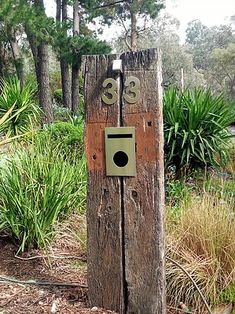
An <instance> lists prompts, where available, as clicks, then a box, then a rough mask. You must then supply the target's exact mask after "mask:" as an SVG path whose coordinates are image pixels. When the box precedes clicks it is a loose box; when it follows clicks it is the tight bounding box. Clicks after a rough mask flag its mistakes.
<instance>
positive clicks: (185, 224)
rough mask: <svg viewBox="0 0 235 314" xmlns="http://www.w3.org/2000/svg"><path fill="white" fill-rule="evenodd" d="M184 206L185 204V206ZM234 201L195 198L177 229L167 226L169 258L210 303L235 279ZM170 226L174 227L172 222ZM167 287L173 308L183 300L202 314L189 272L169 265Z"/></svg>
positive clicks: (206, 196)
mask: <svg viewBox="0 0 235 314" xmlns="http://www.w3.org/2000/svg"><path fill="white" fill-rule="evenodd" d="M183 206H184V205H183ZM234 214H235V212H234V200H233V199H232V198H227V199H226V200H221V198H220V197H219V195H216V194H214V195H212V194H209V193H206V192H205V193H204V194H203V195H201V196H196V195H192V197H191V200H190V201H189V202H187V206H185V207H184V208H183V209H182V215H181V217H180V220H179V221H178V222H177V224H175V225H174V228H173V227H172V225H171V226H168V227H169V228H168V229H169V233H168V238H167V244H168V255H169V256H170V257H171V258H172V259H174V260H176V261H177V262H178V263H180V265H181V266H182V267H183V268H184V269H185V270H186V271H187V272H188V273H189V274H190V275H191V276H192V278H193V279H194V281H195V282H196V283H197V285H198V287H199V288H200V290H201V292H202V293H203V294H204V296H205V297H206V299H207V301H209V302H210V303H211V304H212V303H215V302H216V299H218V296H219V294H220V292H221V291H222V290H223V289H224V288H226V287H227V286H228V285H229V284H230V283H232V282H233V281H234V280H235V240H234V239H235V215H234ZM169 224H172V220H171V221H170V223H169ZM167 288H168V297H169V300H170V302H171V303H172V304H174V306H177V304H179V302H180V301H182V302H184V303H186V304H188V305H189V306H191V307H192V309H194V310H195V309H197V313H200V311H201V313H203V311H204V306H203V303H202V300H201V298H200V296H199V294H198V292H197V290H196V288H195V286H194V284H193V283H192V281H191V280H190V278H189V277H188V276H187V275H186V273H184V272H182V270H180V269H179V267H177V266H176V265H173V264H172V263H171V262H170V261H168V262H167Z"/></svg>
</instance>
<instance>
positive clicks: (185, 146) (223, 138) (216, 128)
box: [164, 89, 234, 175]
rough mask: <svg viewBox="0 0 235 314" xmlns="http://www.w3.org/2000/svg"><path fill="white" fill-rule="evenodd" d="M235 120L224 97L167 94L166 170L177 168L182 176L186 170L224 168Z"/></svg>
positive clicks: (202, 93)
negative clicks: (170, 167) (209, 167)
mask: <svg viewBox="0 0 235 314" xmlns="http://www.w3.org/2000/svg"><path fill="white" fill-rule="evenodd" d="M233 120H234V111H233V110H232V109H231V106H228V105H227V104H225V103H224V101H223V98H222V96H213V95H212V94H211V92H210V91H204V90H194V91H189V90H186V91H184V92H183V93H182V92H178V91H177V90H176V89H169V90H168V91H166V93H165V95H164V133H165V159H166V166H174V167H175V168H176V173H177V174H178V175H180V174H181V173H182V172H183V170H185V171H190V170H192V169H195V168H204V167H208V166H218V165H221V164H225V163H226V162H227V160H228V157H229V147H230V144H231V141H230V137H231V135H230V134H229V132H228V131H227V127H228V126H229V125H230V124H231V122H232V121H233ZM218 156H219V157H218Z"/></svg>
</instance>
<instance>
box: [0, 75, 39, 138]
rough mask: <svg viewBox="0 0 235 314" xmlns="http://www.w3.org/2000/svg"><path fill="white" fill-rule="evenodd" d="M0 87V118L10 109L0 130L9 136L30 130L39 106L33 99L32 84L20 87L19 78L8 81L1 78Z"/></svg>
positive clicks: (33, 89) (35, 119)
mask: <svg viewBox="0 0 235 314" xmlns="http://www.w3.org/2000/svg"><path fill="white" fill-rule="evenodd" d="M1 89H2V92H1V95H0V118H1V117H3V116H4V115H5V114H6V113H7V112H9V110H11V109H12V110H11V113H10V115H9V118H8V120H7V121H5V123H4V125H2V127H1V131H2V132H3V133H4V134H5V135H7V136H10V137H12V136H16V135H20V134H24V133H26V132H28V131H30V130H31V129H32V124H33V123H34V122H37V121H38V119H39V107H38V106H37V105H36V104H35V101H34V96H35V92H36V90H35V87H34V85H32V84H30V83H29V84H27V85H25V86H24V87H23V88H21V86H20V82H19V80H17V79H16V78H12V79H11V80H9V81H3V80H2V81H1Z"/></svg>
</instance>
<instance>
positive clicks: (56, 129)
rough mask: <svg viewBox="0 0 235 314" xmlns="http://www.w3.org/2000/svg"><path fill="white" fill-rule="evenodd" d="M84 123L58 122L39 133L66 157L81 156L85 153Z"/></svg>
mask: <svg viewBox="0 0 235 314" xmlns="http://www.w3.org/2000/svg"><path fill="white" fill-rule="evenodd" d="M83 127H84V124H83V121H82V120H80V123H79V124H77V125H74V124H72V123H69V122H56V123H53V124H51V125H49V126H48V127H47V129H45V130H42V131H41V132H39V137H40V138H44V139H45V141H47V140H49V141H50V143H51V145H52V146H53V147H57V148H58V149H59V150H60V151H61V153H62V154H63V155H64V156H66V157H75V155H76V158H77V156H81V154H82V153H83Z"/></svg>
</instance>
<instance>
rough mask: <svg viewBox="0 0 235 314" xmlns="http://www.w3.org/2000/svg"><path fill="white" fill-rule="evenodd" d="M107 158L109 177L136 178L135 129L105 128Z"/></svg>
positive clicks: (107, 173)
mask: <svg viewBox="0 0 235 314" xmlns="http://www.w3.org/2000/svg"><path fill="white" fill-rule="evenodd" d="M105 158H106V175H107V176H130V177H132V176H135V175H136V156H135V128H134V127H109V128H105Z"/></svg>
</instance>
